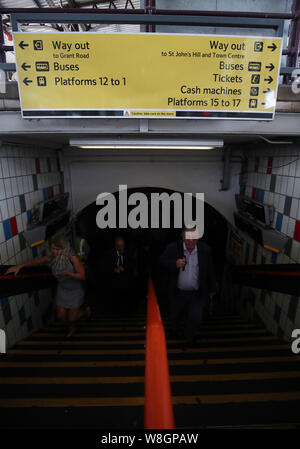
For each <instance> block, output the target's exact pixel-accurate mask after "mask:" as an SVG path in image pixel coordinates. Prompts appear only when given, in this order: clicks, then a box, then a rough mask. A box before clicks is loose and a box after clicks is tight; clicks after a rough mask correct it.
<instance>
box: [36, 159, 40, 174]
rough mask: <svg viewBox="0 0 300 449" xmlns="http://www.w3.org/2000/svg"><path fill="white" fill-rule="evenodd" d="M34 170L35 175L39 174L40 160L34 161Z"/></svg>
mask: <svg viewBox="0 0 300 449" xmlns="http://www.w3.org/2000/svg"><path fill="white" fill-rule="evenodd" d="M35 169H36V172H37V173H41V168H40V160H39V158H36V159H35Z"/></svg>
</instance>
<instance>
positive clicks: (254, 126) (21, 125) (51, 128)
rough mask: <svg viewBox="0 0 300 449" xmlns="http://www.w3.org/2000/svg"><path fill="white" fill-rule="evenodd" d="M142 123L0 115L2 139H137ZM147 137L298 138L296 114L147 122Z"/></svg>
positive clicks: (129, 120) (150, 120) (134, 120)
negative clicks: (256, 118)
mask: <svg viewBox="0 0 300 449" xmlns="http://www.w3.org/2000/svg"><path fill="white" fill-rule="evenodd" d="M141 120H143V119H128V120H126V119H123V120H118V119H97V120H95V119H84V118H81V119H80V126H78V123H79V122H78V120H76V119H61V118H59V119H55V118H53V119H42V120H41V119H30V120H24V119H22V116H21V113H20V112H19V111H7V112H6V111H4V112H0V140H1V135H15V136H17V135H30V134H36V135H38V134H40V135H49V136H50V138H51V136H54V137H55V136H56V137H57V136H58V135H59V134H70V135H72V136H73V137H74V136H76V135H91V136H92V135H101V134H124V135H125V134H128V135H133V134H135V135H140V129H141V126H140V121H141ZM148 124H149V127H148V135H149V136H150V135H173V136H176V135H181V136H182V135H184V134H192V135H202V136H203V135H207V136H210V137H211V136H214V135H215V136H216V135H218V136H221V135H222V136H226V135H228V136H229V135H231V136H233V135H236V136H242V135H246V136H257V135H265V136H275V135H278V136H299V135H300V128H299V114H295V113H293V114H290V113H276V115H275V119H274V120H272V121H252V120H193V119H189V120H187V119H182V120H180V127H179V126H178V121H177V120H161V119H149V121H148Z"/></svg>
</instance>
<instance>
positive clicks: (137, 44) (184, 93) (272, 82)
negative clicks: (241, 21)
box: [14, 33, 282, 120]
mask: <svg viewBox="0 0 300 449" xmlns="http://www.w3.org/2000/svg"><path fill="white" fill-rule="evenodd" d="M14 44H15V51H16V58H17V70H18V79H19V90H20V98H21V104H22V113H23V117H30V118H32V117H160V118H218V119H220V118H237V119H239V118H240V119H259V120H262V119H265V120H270V119H273V118H274V112H275V104H276V95H277V86H278V76H279V67H280V56H281V46H282V40H281V39H280V38H261V37H249V36H247V37H242V36H216V35H183V34H180V35H179V34H98V33H97V34H96V33H43V34H41V33H39V34H37V33H14Z"/></svg>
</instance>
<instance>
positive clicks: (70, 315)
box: [6, 234, 91, 337]
mask: <svg viewBox="0 0 300 449" xmlns="http://www.w3.org/2000/svg"><path fill="white" fill-rule="evenodd" d="M36 265H49V266H50V267H51V270H52V274H53V275H54V276H55V277H56V279H57V291H56V315H57V319H58V320H60V321H67V322H69V323H70V325H71V327H70V330H69V333H68V334H67V336H68V337H69V336H71V335H72V334H73V333H74V331H75V326H74V322H76V321H78V320H79V319H80V318H83V317H86V318H88V317H89V316H90V313H91V311H90V308H89V307H86V308H85V309H84V310H83V309H82V308H81V305H82V304H83V302H84V297H85V289H84V287H83V281H84V280H85V269H84V266H83V264H82V262H81V260H80V259H79V258H78V256H77V255H76V254H75V252H74V250H73V249H72V248H71V245H70V242H69V240H68V238H67V237H66V236H65V235H63V234H61V235H58V236H56V237H54V238H53V239H52V240H51V244H50V252H49V253H48V254H47V255H45V256H43V257H41V258H39V259H33V260H30V261H28V262H25V263H22V264H20V265H15V266H13V267H10V268H9V269H8V270H7V272H6V274H9V273H14V274H15V275H17V274H18V273H19V271H20V270H21V269H22V268H24V267H32V266H36Z"/></svg>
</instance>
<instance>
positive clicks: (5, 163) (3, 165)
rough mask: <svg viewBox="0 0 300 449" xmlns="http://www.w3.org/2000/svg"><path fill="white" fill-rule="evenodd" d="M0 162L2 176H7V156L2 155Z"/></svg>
mask: <svg viewBox="0 0 300 449" xmlns="http://www.w3.org/2000/svg"><path fill="white" fill-rule="evenodd" d="M0 162H1V165H2V174H3V178H9V168H8V161H7V158H6V157H2V158H1V160H0Z"/></svg>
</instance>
